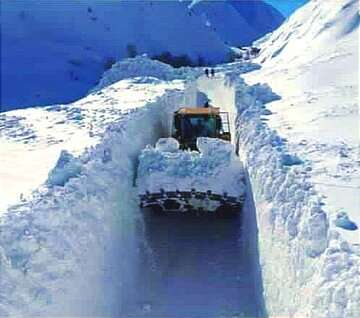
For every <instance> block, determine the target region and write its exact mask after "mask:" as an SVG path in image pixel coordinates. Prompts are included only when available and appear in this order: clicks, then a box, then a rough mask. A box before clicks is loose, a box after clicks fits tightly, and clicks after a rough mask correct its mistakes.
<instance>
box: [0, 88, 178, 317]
mask: <svg viewBox="0 0 360 318" xmlns="http://www.w3.org/2000/svg"><path fill="white" fill-rule="evenodd" d="M183 99H184V94H183V91H180V90H168V92H167V93H166V94H165V95H163V96H162V97H161V98H159V99H158V100H157V102H155V103H150V104H148V105H146V106H145V107H141V108H139V109H134V110H130V111H129V113H128V114H127V115H126V116H124V117H122V118H120V119H119V120H118V121H117V122H114V123H113V124H111V125H110V126H109V127H108V129H107V131H106V133H105V135H104V137H103V140H102V142H101V143H100V144H98V145H97V146H96V147H93V148H91V149H87V150H86V151H85V153H84V154H83V155H81V156H80V157H79V158H75V157H73V156H72V155H71V154H69V153H68V152H66V151H63V152H62V154H61V156H60V158H59V161H58V163H57V166H56V167H55V168H54V169H53V170H52V172H51V173H50V175H49V179H48V183H47V185H46V186H44V187H43V188H41V189H38V190H37V191H36V192H34V195H33V198H32V199H31V200H30V201H28V202H23V203H21V204H19V205H16V206H13V207H11V208H10V209H9V213H7V214H6V215H5V216H4V217H3V218H2V220H1V223H0V233H1V236H0V274H1V276H0V316H1V317H6V316H12V317H13V316H21V317H24V316H37V317H39V316H46V317H50V316H56V315H58V313H59V312H61V314H62V316H93V317H94V316H105V315H106V316H115V317H119V313H120V312H121V311H122V307H123V306H124V304H126V302H127V299H129V298H131V297H132V295H133V294H134V293H136V292H137V291H136V290H134V288H135V287H134V286H136V285H137V284H136V282H134V281H133V280H134V279H136V277H141V275H137V274H136V271H137V264H138V263H137V262H138V259H137V258H138V255H139V253H140V249H145V250H146V246H144V244H145V243H144V239H143V226H142V219H141V217H140V212H139V209H138V201H137V193H136V191H135V190H134V189H135V188H134V187H133V185H134V180H135V177H136V176H135V171H136V170H135V169H136V164H137V158H138V155H139V153H140V151H141V150H142V149H143V148H144V147H145V146H146V145H147V144H149V143H151V144H154V143H155V142H156V140H158V138H160V137H162V136H164V135H167V134H168V130H169V129H170V127H169V123H170V121H169V119H170V118H171V116H170V115H171V114H172V113H173V111H174V109H175V108H176V109H177V108H178V105H179V104H180V103H182V102H183ZM144 123H146V124H144ZM119 242H120V244H119ZM114 278H116V280H115V279H114ZM91 286H93V289H91ZM94 299H96V302H94Z"/></svg>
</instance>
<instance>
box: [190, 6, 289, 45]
mask: <svg viewBox="0 0 360 318" xmlns="http://www.w3.org/2000/svg"><path fill="white" fill-rule="evenodd" d="M190 7H191V12H193V13H195V14H196V15H198V16H200V17H201V18H202V20H203V22H204V23H205V24H206V25H207V26H208V27H209V29H211V30H212V31H214V32H215V33H217V34H218V35H219V36H220V37H221V39H223V40H224V41H225V43H227V44H229V45H231V46H249V45H251V43H252V42H253V41H254V40H256V39H259V38H260V37H262V36H263V35H265V34H266V33H268V32H271V31H273V30H275V29H276V28H277V27H279V26H280V25H281V23H282V22H283V21H284V17H283V16H282V15H281V13H280V12H278V11H277V10H276V9H275V8H274V7H272V6H271V5H269V4H267V3H266V2H264V1H252V0H242V1H236V0H235V1H232V0H226V1H206V0H200V1H198V0H195V1H192V2H191V5H190Z"/></svg>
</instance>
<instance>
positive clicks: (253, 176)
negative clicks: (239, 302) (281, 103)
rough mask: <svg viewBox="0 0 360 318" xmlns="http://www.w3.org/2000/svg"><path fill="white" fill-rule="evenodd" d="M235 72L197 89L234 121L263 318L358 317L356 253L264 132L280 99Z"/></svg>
mask: <svg viewBox="0 0 360 318" xmlns="http://www.w3.org/2000/svg"><path fill="white" fill-rule="evenodd" d="M240 73H241V72H237V70H236V67H233V71H229V72H227V74H226V76H225V79H224V80H223V79H221V80H210V81H207V80H206V79H205V80H203V79H202V80H199V81H198V85H199V90H200V91H202V92H204V93H206V94H208V97H209V98H210V99H211V101H212V104H214V105H216V106H221V107H222V108H223V109H224V110H226V111H228V112H229V113H230V115H231V118H232V119H235V120H234V121H233V123H235V127H233V129H232V130H233V131H235V130H236V135H234V136H236V138H235V139H236V146H237V148H238V151H239V155H240V158H241V160H242V161H243V162H244V166H245V168H246V169H247V172H248V181H249V182H250V184H251V188H252V191H253V197H254V201H255V208H256V219H257V226H258V242H259V254H260V265H261V270H262V273H261V274H262V278H263V286H264V299H265V304H266V310H267V312H268V315H269V316H270V317H332V318H334V317H339V318H340V317H359V316H360V305H359V304H360V275H359V268H360V257H359V256H360V251H359V249H358V247H356V246H352V245H350V244H348V243H347V242H346V241H344V240H343V239H342V238H341V236H340V235H339V233H338V232H337V231H336V230H335V229H334V228H333V226H332V225H331V224H329V221H328V218H327V213H326V210H325V208H326V207H324V204H323V203H322V202H321V199H320V197H319V196H318V194H317V193H316V191H315V190H314V189H313V186H312V185H311V183H310V181H309V176H308V174H307V172H306V171H305V169H304V168H303V167H302V165H301V160H300V159H299V158H297V157H296V156H295V155H293V154H289V153H288V151H287V149H286V141H285V140H283V139H281V138H280V137H279V136H278V135H277V134H276V132H275V131H271V130H270V129H269V127H268V126H267V125H266V115H269V111H268V110H267V109H266V107H265V104H266V103H268V102H271V101H273V100H276V99H278V98H280V97H279V96H277V95H276V94H274V93H272V91H271V89H270V87H268V86H267V85H262V84H256V85H253V86H248V85H247V84H246V83H245V82H244V81H243V79H241V78H240V76H239V74H240Z"/></svg>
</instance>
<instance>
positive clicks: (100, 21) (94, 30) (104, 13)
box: [1, 0, 228, 111]
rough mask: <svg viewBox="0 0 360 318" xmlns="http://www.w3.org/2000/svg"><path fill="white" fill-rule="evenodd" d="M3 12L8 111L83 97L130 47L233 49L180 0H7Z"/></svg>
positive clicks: (204, 53)
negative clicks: (61, 0)
mask: <svg viewBox="0 0 360 318" xmlns="http://www.w3.org/2000/svg"><path fill="white" fill-rule="evenodd" d="M125 13H126V14H125ZM1 18H2V21H1V23H2V36H1V48H2V51H1V53H2V54H1V91H2V95H1V106H2V111H5V110H10V109H13V108H18V107H25V106H26V107H29V106H33V105H49V104H54V103H66V102H70V101H73V100H75V99H77V98H79V97H82V96H84V95H85V94H86V93H87V91H88V90H89V89H90V88H92V87H93V86H94V85H96V83H97V81H98V79H99V78H100V76H101V74H102V73H103V72H104V70H105V69H107V68H109V67H110V66H111V63H112V62H114V61H115V60H118V59H120V58H123V57H126V56H128V55H129V54H137V53H138V54H140V53H148V54H149V55H153V54H160V53H161V52H165V51H169V52H171V53H172V54H173V55H182V54H187V55H188V56H189V57H190V58H192V59H193V60H195V61H197V59H198V58H199V57H202V58H203V59H204V60H206V61H208V62H220V61H224V59H225V58H227V53H228V48H227V47H226V45H225V44H224V43H223V41H222V40H221V39H220V38H219V37H218V36H217V34H215V33H212V32H210V31H209V29H208V28H207V27H206V26H205V25H204V24H203V23H202V21H201V20H200V19H199V18H198V17H197V16H195V15H189V14H188V8H187V5H186V4H185V3H182V2H180V1H117V0H95V1H93V0H86V1H70V2H69V1H63V2H60V1H47V0H40V1H39V0H37V1H34V0H32V1H30V0H29V1H12V0H4V1H2V2H1ZM24 52H26V54H24ZM19 83H21V85H20V84H19Z"/></svg>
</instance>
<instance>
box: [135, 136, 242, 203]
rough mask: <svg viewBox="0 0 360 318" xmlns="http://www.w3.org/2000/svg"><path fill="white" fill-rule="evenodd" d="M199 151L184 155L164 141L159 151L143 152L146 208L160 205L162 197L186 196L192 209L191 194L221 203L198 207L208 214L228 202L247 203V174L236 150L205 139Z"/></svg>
mask: <svg viewBox="0 0 360 318" xmlns="http://www.w3.org/2000/svg"><path fill="white" fill-rule="evenodd" d="M197 147H198V149H199V150H200V152H196V151H182V150H179V144H178V142H177V141H176V140H175V139H173V138H162V139H160V140H159V141H158V142H157V144H156V146H155V147H152V146H147V147H146V148H145V149H144V150H143V151H142V154H141V155H140V163H139V169H138V181H137V184H138V188H139V195H140V197H141V198H142V203H143V205H144V206H151V205H152V204H154V205H156V204H157V203H158V201H159V200H160V199H161V198H162V197H164V198H165V197H168V196H175V197H176V196H177V197H183V196H184V193H187V196H188V199H189V200H187V201H188V202H187V204H188V205H190V206H191V207H192V208H194V204H193V203H191V202H190V201H191V193H192V194H193V197H197V195H199V196H200V197H199V201H201V200H200V199H205V200H204V201H207V200H206V199H209V200H208V201H218V204H209V205H207V206H196V207H198V208H203V209H206V210H208V209H209V210H215V209H216V208H217V207H219V205H220V201H222V200H225V201H226V200H227V198H229V200H230V201H231V202H233V203H234V204H235V203H236V204H237V205H239V204H241V203H242V202H243V199H244V194H245V183H244V172H243V167H242V164H241V162H240V161H239V159H238V158H237V156H236V155H235V152H234V149H233V146H232V145H231V144H230V143H228V142H225V141H222V140H219V139H213V138H205V137H203V138H198V140H197ZM189 193H190V194H189ZM154 195H155V197H156V198H154V197H153V196H154ZM205 195H206V197H201V196H205ZM185 196H186V195H185ZM146 197H148V198H146ZM151 198H153V199H156V200H151ZM147 199H148V200H147ZM150 201H151V202H150ZM154 201H156V202H154ZM160 201H161V200H160ZM223 203H224V202H223ZM226 203H227V202H226ZM199 204H200V203H199ZM182 208H184V209H187V208H186V207H182ZM182 208H180V210H181V209H182ZM176 209H178V208H176Z"/></svg>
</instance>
